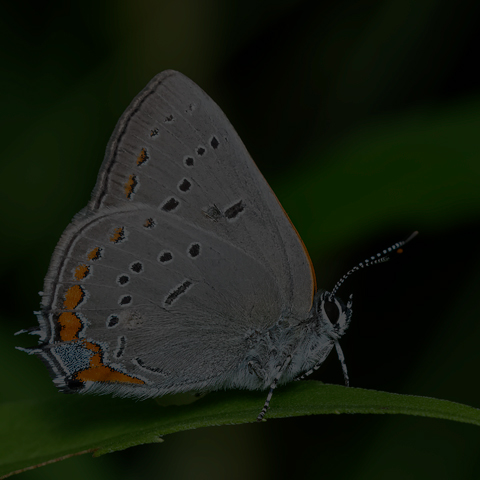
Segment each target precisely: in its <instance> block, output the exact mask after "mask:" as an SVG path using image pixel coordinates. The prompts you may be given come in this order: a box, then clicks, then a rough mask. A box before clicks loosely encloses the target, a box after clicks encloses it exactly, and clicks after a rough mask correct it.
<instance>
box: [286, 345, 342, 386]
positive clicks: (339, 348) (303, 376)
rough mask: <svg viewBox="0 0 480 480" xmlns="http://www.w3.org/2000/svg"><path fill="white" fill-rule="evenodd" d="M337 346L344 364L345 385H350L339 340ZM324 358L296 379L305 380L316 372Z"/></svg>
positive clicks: (339, 356)
mask: <svg viewBox="0 0 480 480" xmlns="http://www.w3.org/2000/svg"><path fill="white" fill-rule="evenodd" d="M335 348H336V350H337V355H338V359H339V360H340V363H341V364H342V371H343V378H344V380H345V386H347V387H348V386H349V378H348V371H347V364H346V362H345V357H344V356H343V351H342V349H341V347H340V344H339V343H338V342H335ZM324 360H325V359H322V361H321V362H319V363H317V364H316V365H314V366H313V367H312V368H311V369H310V370H309V371H308V372H305V373H304V374H303V375H300V376H299V377H297V378H295V379H294V381H295V382H298V381H299V380H303V379H304V378H305V377H308V376H309V375H311V374H312V373H313V372H316V371H317V370H318V369H319V368H320V367H321V366H322V363H323V362H324Z"/></svg>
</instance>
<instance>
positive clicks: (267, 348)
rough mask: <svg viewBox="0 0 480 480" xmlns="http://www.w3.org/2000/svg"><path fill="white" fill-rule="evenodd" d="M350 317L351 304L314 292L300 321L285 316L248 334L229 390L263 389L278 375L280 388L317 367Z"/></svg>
mask: <svg viewBox="0 0 480 480" xmlns="http://www.w3.org/2000/svg"><path fill="white" fill-rule="evenodd" d="M351 314H352V309H351V302H349V303H348V304H347V305H345V304H344V303H343V302H342V301H341V300H340V299H338V298H337V297H334V296H331V295H330V293H328V292H318V293H317V294H316V296H315V300H314V302H313V306H312V309H311V311H310V312H309V314H308V315H307V317H306V318H305V319H304V320H301V321H300V322H298V321H296V322H295V321H293V320H292V319H291V318H289V316H288V314H285V315H282V317H281V318H280V319H279V320H278V321H277V322H276V323H275V324H274V325H273V326H271V327H269V328H267V329H265V330H264V331H260V330H257V329H251V330H249V331H248V332H247V333H246V336H245V339H246V342H247V345H248V346H249V350H248V352H247V354H246V355H245V358H244V360H243V361H242V362H241V363H240V364H239V365H238V367H237V368H236V369H235V373H234V375H232V377H231V380H230V382H229V386H231V387H237V388H247V389H252V390H254V389H265V388H268V387H269V386H270V384H271V383H272V381H273V380H274V378H275V376H276V375H277V374H278V372H279V371H282V370H283V372H282V374H281V377H280V380H279V383H280V384H284V383H288V382H289V381H291V380H293V379H294V378H296V377H298V376H300V375H302V374H303V373H305V372H306V371H308V370H310V369H311V368H312V367H314V366H316V365H319V364H321V363H322V362H323V361H324V360H325V359H326V358H327V356H328V354H329V353H330V351H331V350H332V348H333V347H334V345H335V343H337V342H338V340H339V339H340V337H341V336H342V335H343V334H344V333H345V331H346V329H347V328H348V324H349V322H350V318H351Z"/></svg>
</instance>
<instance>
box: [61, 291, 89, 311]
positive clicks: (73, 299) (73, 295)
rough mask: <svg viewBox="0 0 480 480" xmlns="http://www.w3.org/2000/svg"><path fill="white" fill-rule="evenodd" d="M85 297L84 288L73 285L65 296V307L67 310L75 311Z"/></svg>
mask: <svg viewBox="0 0 480 480" xmlns="http://www.w3.org/2000/svg"><path fill="white" fill-rule="evenodd" d="M84 296H85V292H84V291H83V288H82V287H81V286H80V285H73V286H71V287H70V288H69V289H68V290H67V293H66V294H65V301H64V302H63V306H64V307H65V308H66V309H67V310H73V309H74V308H77V307H78V305H79V304H80V302H81V301H82V300H83V297H84Z"/></svg>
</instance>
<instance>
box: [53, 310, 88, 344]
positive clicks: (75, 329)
mask: <svg viewBox="0 0 480 480" xmlns="http://www.w3.org/2000/svg"><path fill="white" fill-rule="evenodd" d="M58 323H59V324H60V326H61V329H60V339H61V340H62V341H63V342H69V341H71V340H78V333H79V332H80V330H81V329H82V326H83V325H82V322H81V321H80V319H79V318H78V317H77V316H76V315H75V314H74V313H71V312H63V313H62V314H61V315H60V317H58Z"/></svg>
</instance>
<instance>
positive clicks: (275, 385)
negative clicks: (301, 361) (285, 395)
mask: <svg viewBox="0 0 480 480" xmlns="http://www.w3.org/2000/svg"><path fill="white" fill-rule="evenodd" d="M291 361H292V356H291V355H289V356H288V357H287V359H286V360H285V361H284V362H283V365H282V366H281V368H279V369H278V372H277V375H276V376H275V378H274V379H273V383H272V384H271V385H270V391H269V392H268V395H267V400H265V405H264V406H263V408H262V411H261V412H260V414H259V415H258V417H257V422H261V421H262V420H263V417H264V416H265V414H266V413H267V410H268V408H269V405H270V400H271V399H272V395H273V391H274V390H275V388H276V387H277V383H278V381H279V380H280V377H281V376H282V373H283V372H284V371H285V369H286V368H287V367H288V365H289V364H290V362H291Z"/></svg>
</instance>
